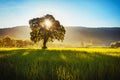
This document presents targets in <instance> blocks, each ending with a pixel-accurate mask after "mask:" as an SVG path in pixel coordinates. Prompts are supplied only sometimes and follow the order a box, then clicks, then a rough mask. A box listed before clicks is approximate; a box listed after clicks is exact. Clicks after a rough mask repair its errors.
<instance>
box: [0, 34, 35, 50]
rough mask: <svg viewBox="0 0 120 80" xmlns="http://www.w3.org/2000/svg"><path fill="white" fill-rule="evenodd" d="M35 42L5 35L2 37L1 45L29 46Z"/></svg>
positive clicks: (0, 39)
mask: <svg viewBox="0 0 120 80" xmlns="http://www.w3.org/2000/svg"><path fill="white" fill-rule="evenodd" d="M32 45H34V43H33V42H32V41H29V40H20V39H14V38H11V37H10V36H5V37H3V38H0V47H6V48H7V47H8V48H9V47H18V48H22V47H27V46H32Z"/></svg>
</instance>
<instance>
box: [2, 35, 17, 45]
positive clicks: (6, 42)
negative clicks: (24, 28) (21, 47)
mask: <svg viewBox="0 0 120 80" xmlns="http://www.w3.org/2000/svg"><path fill="white" fill-rule="evenodd" d="M2 41H3V46H4V47H14V46H15V43H14V40H13V39H12V38H10V37H9V36H5V37H4V38H3V40H2Z"/></svg>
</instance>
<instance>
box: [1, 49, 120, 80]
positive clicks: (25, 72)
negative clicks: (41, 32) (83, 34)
mask: <svg viewBox="0 0 120 80" xmlns="http://www.w3.org/2000/svg"><path fill="white" fill-rule="evenodd" d="M0 80H120V49H119V48H118V49H111V48H65V49H64V48H50V49H47V50H41V49H17V48H16V49H15V48H1V49H0Z"/></svg>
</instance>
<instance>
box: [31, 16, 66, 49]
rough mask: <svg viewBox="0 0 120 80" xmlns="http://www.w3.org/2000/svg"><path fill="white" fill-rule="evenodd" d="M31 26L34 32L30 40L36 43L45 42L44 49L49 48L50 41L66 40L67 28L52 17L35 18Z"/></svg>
mask: <svg viewBox="0 0 120 80" xmlns="http://www.w3.org/2000/svg"><path fill="white" fill-rule="evenodd" d="M29 24H30V28H31V30H32V32H30V35H31V38H30V39H31V40H32V41H33V42H35V43H36V42H39V41H41V40H43V47H42V48H43V49H46V48H47V46H46V43H47V42H48V41H52V42H53V41H54V40H55V39H57V40H59V41H63V40H64V35H65V32H66V31H65V28H64V27H63V26H62V25H61V24H60V22H59V21H58V20H56V19H55V18H54V17H53V16H52V15H49V14H47V15H45V16H43V17H41V18H33V19H31V20H30V21H29Z"/></svg>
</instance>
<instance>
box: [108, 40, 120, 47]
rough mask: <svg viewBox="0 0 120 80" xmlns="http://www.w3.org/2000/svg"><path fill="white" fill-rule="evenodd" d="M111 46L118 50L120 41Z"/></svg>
mask: <svg viewBox="0 0 120 80" xmlns="http://www.w3.org/2000/svg"><path fill="white" fill-rule="evenodd" d="M110 46H111V47H112V48H118V47H120V41H118V42H112V43H111V44H110Z"/></svg>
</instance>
